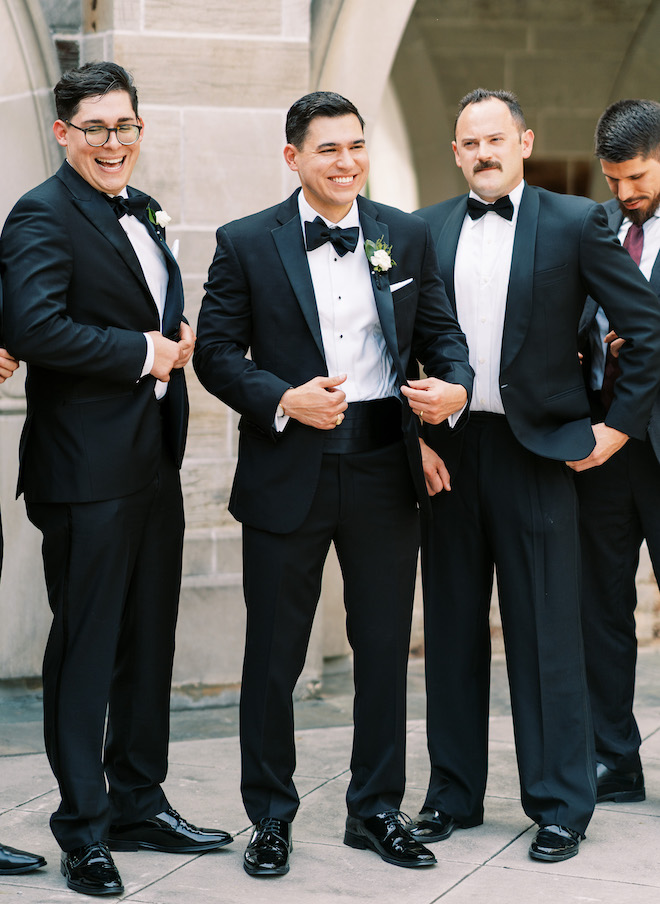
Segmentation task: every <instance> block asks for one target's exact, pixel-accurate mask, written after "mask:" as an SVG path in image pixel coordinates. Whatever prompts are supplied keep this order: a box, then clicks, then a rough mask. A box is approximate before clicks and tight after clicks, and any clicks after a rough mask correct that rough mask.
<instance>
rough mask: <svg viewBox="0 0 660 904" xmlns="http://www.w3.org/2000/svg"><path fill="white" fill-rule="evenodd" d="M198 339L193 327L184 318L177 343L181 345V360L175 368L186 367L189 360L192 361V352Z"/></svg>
mask: <svg viewBox="0 0 660 904" xmlns="http://www.w3.org/2000/svg"><path fill="white" fill-rule="evenodd" d="M196 341H197V336H195V334H194V333H193V330H192V327H191V326H190V324H189V323H185V322H184V321H183V320H182V321H181V326H180V328H179V341H178V342H177V345H178V346H179V360H178V361H177V362H176V364H175V365H174V367H175V368H177V367H185V366H186V364H187V363H188V361H190V359H191V358H192V353H193V352H194V350H195V342H196Z"/></svg>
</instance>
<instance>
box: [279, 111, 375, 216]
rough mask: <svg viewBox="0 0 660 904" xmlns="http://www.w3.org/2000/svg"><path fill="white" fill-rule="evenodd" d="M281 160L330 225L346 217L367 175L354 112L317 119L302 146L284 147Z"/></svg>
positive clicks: (366, 158)
mask: <svg viewBox="0 0 660 904" xmlns="http://www.w3.org/2000/svg"><path fill="white" fill-rule="evenodd" d="M284 159H285V160H286V162H287V165H288V167H289V169H291V170H293V171H294V173H298V177H299V178H300V183H301V185H302V190H303V194H304V195H305V199H306V201H307V202H308V204H310V206H311V207H313V208H314V210H315V211H316V212H317V213H320V214H321V216H324V217H325V218H326V219H328V220H330V221H331V222H332V223H338V222H339V221H340V220H342V219H343V218H344V217H345V216H346V214H347V213H348V211H349V210H350V209H351V206H352V204H353V201H354V200H355V198H356V197H357V195H358V193H359V192H360V191H361V190H362V188H364V185H365V183H366V181H367V176H368V175H369V156H368V154H367V149H366V147H365V142H364V133H363V131H362V126H361V125H360V120H359V119H358V118H357V116H355V115H354V114H353V113H349V114H348V115H346V116H316V117H315V118H314V119H312V121H311V122H310V124H309V128H308V129H307V134H306V136H305V140H304V142H303V145H302V147H301V148H297V147H296V146H295V145H293V144H287V146H286V147H285V148H284Z"/></svg>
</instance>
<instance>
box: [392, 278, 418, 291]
mask: <svg viewBox="0 0 660 904" xmlns="http://www.w3.org/2000/svg"><path fill="white" fill-rule="evenodd" d="M412 281H413V277H412V276H411V277H410V279H404V280H402V282H395V283H392V285H391V286H390V292H396V290H397V289H403V287H404V286H407V285H408V283H411V282H412Z"/></svg>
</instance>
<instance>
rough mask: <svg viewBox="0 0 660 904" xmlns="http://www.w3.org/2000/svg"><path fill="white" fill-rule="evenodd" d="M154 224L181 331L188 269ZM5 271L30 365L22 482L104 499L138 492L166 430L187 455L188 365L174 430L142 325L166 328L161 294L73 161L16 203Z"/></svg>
mask: <svg viewBox="0 0 660 904" xmlns="http://www.w3.org/2000/svg"><path fill="white" fill-rule="evenodd" d="M129 193H130V194H133V195H135V194H138V192H136V191H135V190H134V189H129ZM151 206H152V208H153V209H154V210H157V209H158V205H157V204H155V202H153V201H152V202H151ZM145 222H147V223H148V220H147V218H146V216H145ZM148 228H149V229H150V230H151V231H152V234H153V237H154V240H156V241H159V242H160V244H161V247H162V248H163V251H164V253H165V260H166V262H167V268H168V276H169V284H168V292H167V300H166V306H165V316H164V323H163V331H164V332H165V330H169V332H170V333H171V335H172V336H173V335H174V333H175V331H176V330H178V326H179V324H180V321H181V319H182V312H183V289H182V283H181V276H180V273H179V268H178V266H177V264H176V261H175V260H174V258H173V257H172V254H171V252H170V251H169V249H168V248H167V245H166V244H165V242H164V240H163V239H162V237H161V236H160V235H159V234H158V231H157V230H156V229H155V228H154V227H153V226H152V225H151V224H149V225H148ZM0 272H1V273H2V280H3V285H4V311H3V325H4V337H5V341H6V343H7V347H8V349H9V350H10V351H11V353H12V354H13V355H14V356H15V357H16V358H20V359H22V360H25V361H26V362H27V365H28V372H27V380H26V395H27V418H26V422H25V428H24V430H23V436H22V438H21V449H20V471H19V484H18V492H19V493H20V492H21V491H23V492H24V493H25V498H26V501H28V502H95V501H101V500H104V499H113V498H118V497H121V496H126V495H128V494H130V493H134V492H136V491H138V490H139V489H142V488H143V487H145V486H147V485H148V484H149V483H150V482H151V480H153V478H154V477H155V475H156V469H157V467H158V462H159V458H160V451H161V443H162V436H163V435H165V436H167V438H168V439H167V441H168V442H169V443H170V445H171V449H172V452H173V455H174V457H175V459H176V460H177V462H178V463H179V464H180V462H181V459H182V456H183V449H184V444H185V435H186V425H187V396H186V388H185V378H184V376H183V370H176V371H173V372H172V375H171V380H170V383H169V384H168V392H167V395H166V397H165V401H164V402H163V403H162V409H163V417H164V418H165V430H163V427H162V426H161V412H160V411H159V404H158V402H157V401H156V399H155V396H154V393H153V388H154V382H155V380H154V378H153V377H151V376H147V377H144V378H143V379H140V373H141V370H142V366H143V364H144V359H145V353H146V344H145V339H144V336H143V335H142V334H143V333H144V332H148V331H150V330H157V329H159V317H158V311H157V308H156V304H155V302H154V299H153V297H152V296H151V293H150V291H149V288H148V286H147V283H146V281H145V278H144V274H143V272H142V269H141V267H140V264H139V261H138V259H137V257H136V255H135V252H134V250H133V246H132V245H131V243H130V241H129V239H128V237H127V235H126V233H125V232H124V230H123V229H122V227H121V226H120V225H119V223H118V221H117V219H116V217H115V214H114V213H113V211H112V209H111V207H110V205H109V204H108V203H107V202H106V201H105V200H104V198H103V196H102V195H101V194H100V193H99V192H98V191H96V189H94V188H93V187H92V186H91V185H89V184H88V183H87V182H86V181H85V180H84V179H83V178H82V177H81V176H80V175H79V174H78V173H77V172H76V171H75V170H74V169H73V167H72V166H70V165H69V164H68V163H67V162H64V163H63V164H62V166H61V167H60V169H59V171H58V172H57V173H56V174H55V175H54V176H52V177H51V178H50V179H48V180H47V181H46V182H44V183H42V184H41V185H39V186H37V187H36V188H35V189H33V190H32V191H30V192H28V193H27V194H26V195H24V196H23V197H22V198H21V199H20V200H19V201H18V203H17V204H16V206H15V207H14V209H13V210H12V212H11V213H10V214H9V217H8V219H7V222H6V223H5V226H4V229H3V232H2V237H1V238H0Z"/></svg>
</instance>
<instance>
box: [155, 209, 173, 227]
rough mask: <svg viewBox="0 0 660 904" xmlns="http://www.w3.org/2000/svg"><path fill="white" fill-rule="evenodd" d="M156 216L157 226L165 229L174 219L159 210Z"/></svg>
mask: <svg viewBox="0 0 660 904" xmlns="http://www.w3.org/2000/svg"><path fill="white" fill-rule="evenodd" d="M155 216H156V225H157V226H160V227H161V228H162V229H164V228H165V227H166V226H167V225H168V224H169V223H171V222H172V217H170V216H169V215H168V214H167V213H165V211H164V210H157V211H156V213H155Z"/></svg>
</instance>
